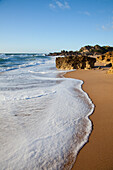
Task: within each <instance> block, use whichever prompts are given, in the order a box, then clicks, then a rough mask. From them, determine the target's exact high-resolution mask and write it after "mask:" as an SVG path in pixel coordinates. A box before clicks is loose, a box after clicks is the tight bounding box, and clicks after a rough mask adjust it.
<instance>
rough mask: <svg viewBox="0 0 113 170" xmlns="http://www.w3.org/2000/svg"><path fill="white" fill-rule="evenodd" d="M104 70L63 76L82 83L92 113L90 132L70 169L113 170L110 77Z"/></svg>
mask: <svg viewBox="0 0 113 170" xmlns="http://www.w3.org/2000/svg"><path fill="white" fill-rule="evenodd" d="M106 69H107V68H105V69H104V70H98V69H96V70H77V71H73V72H68V73H66V74H65V77H68V78H76V79H80V80H83V81H84V84H83V86H82V88H83V90H84V91H85V92H87V94H88V95H89V97H90V98H91V100H92V101H93V103H94V104H95V111H94V113H93V114H92V115H91V116H90V119H91V120H92V122H93V131H92V133H91V135H90V137H89V142H88V143H87V144H86V145H85V146H84V147H83V148H82V149H81V150H80V152H79V154H78V156H77V159H76V162H75V164H74V166H73V168H72V170H113V74H106Z"/></svg>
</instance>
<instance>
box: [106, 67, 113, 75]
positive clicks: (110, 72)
mask: <svg viewBox="0 0 113 170" xmlns="http://www.w3.org/2000/svg"><path fill="white" fill-rule="evenodd" d="M107 73H108V74H113V66H112V67H111V68H110V69H109V70H108V72H107Z"/></svg>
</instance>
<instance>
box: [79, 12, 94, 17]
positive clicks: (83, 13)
mask: <svg viewBox="0 0 113 170" xmlns="http://www.w3.org/2000/svg"><path fill="white" fill-rule="evenodd" d="M78 13H79V14H82V15H87V16H90V15H91V14H90V13H89V12H88V11H83V12H82V11H78Z"/></svg>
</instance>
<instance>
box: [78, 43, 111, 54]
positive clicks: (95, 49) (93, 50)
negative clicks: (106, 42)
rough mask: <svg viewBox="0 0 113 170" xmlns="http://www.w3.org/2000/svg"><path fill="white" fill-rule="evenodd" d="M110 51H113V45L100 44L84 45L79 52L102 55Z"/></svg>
mask: <svg viewBox="0 0 113 170" xmlns="http://www.w3.org/2000/svg"><path fill="white" fill-rule="evenodd" d="M108 51H113V47H110V46H103V47H101V46H99V45H95V46H89V45H88V46H84V47H82V48H81V49H80V50H79V52H81V53H82V54H87V55H101V54H104V53H106V52H108Z"/></svg>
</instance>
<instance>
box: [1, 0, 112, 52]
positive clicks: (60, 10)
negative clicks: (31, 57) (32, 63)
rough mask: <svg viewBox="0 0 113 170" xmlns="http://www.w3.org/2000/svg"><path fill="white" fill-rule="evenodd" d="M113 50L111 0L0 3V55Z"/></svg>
mask: <svg viewBox="0 0 113 170" xmlns="http://www.w3.org/2000/svg"><path fill="white" fill-rule="evenodd" d="M95 44H99V45H111V46H113V0H0V52H53V51H60V50H63V49H64V50H78V49H80V48H81V46H84V45H95Z"/></svg>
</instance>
